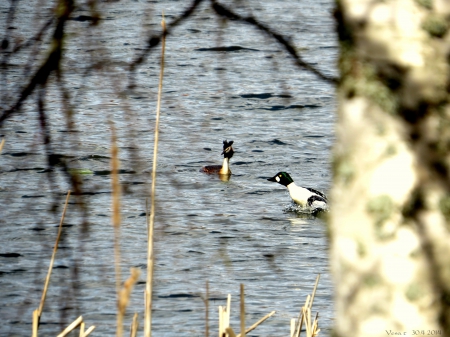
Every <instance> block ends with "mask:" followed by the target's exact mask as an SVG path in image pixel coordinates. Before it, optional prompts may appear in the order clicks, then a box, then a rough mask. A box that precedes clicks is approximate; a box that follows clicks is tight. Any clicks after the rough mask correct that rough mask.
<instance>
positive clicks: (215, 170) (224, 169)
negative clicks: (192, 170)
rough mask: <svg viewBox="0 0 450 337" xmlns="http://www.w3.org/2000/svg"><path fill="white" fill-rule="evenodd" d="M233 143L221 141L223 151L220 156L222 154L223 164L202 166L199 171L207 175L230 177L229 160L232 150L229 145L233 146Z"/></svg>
mask: <svg viewBox="0 0 450 337" xmlns="http://www.w3.org/2000/svg"><path fill="white" fill-rule="evenodd" d="M233 143H234V142H233V141H232V140H231V141H229V142H228V141H227V140H224V141H223V151H222V153H221V154H223V164H222V165H209V166H203V167H202V168H201V169H200V172H204V173H207V174H220V175H230V174H231V170H230V159H231V157H233V154H234V150H233V147H232V146H231V145H233Z"/></svg>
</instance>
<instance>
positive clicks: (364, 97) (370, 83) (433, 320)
mask: <svg viewBox="0 0 450 337" xmlns="http://www.w3.org/2000/svg"><path fill="white" fill-rule="evenodd" d="M335 15H336V20H337V30H338V34H339V42H340V52H341V54H340V59H339V69H340V73H341V80H340V83H339V85H338V100H339V112H338V115H339V116H338V123H337V129H336V132H337V141H336V145H335V149H334V163H333V166H334V167H333V169H334V186H333V190H332V192H331V200H332V212H331V214H330V222H329V224H330V233H331V266H332V269H333V273H334V278H335V281H336V307H335V309H336V323H335V332H336V335H337V336H345V337H350V336H358V337H361V336H384V337H385V336H387V335H394V334H401V335H406V336H414V335H418V336H421V335H430V334H435V335H442V336H450V232H449V231H450V225H449V221H450V177H449V172H450V151H449V150H450V95H449V89H450V83H449V79H450V71H449V70H450V68H449V59H450V56H449V55H450V41H449V40H450V34H449V32H448V25H449V18H450V2H447V1H445V0H435V1H433V0H416V1H414V0H390V1H368V0H364V1H363V0H342V1H338V5H337V9H336V13H335Z"/></svg>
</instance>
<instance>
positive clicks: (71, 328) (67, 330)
mask: <svg viewBox="0 0 450 337" xmlns="http://www.w3.org/2000/svg"><path fill="white" fill-rule="evenodd" d="M81 322H83V317H82V316H80V317H78V318H77V319H76V320H74V321H73V322H72V324H70V325H69V326H68V327H67V328H65V329H64V330H63V331H62V332H61V333H60V334H59V335H58V336H57V337H64V336H66V335H67V334H69V333H70V332H71V331H72V330H74V329H76V328H77V327H78V325H80V324H81Z"/></svg>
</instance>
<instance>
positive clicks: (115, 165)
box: [111, 122, 123, 337]
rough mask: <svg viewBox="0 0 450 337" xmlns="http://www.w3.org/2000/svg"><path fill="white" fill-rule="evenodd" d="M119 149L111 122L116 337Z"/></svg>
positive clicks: (119, 330)
mask: <svg viewBox="0 0 450 337" xmlns="http://www.w3.org/2000/svg"><path fill="white" fill-rule="evenodd" d="M119 166H120V163H119V149H118V147H117V138H116V130H115V128H114V124H113V123H112V122H111V187H112V218H111V220H112V225H113V228H114V261H115V262H114V269H115V273H116V293H117V307H118V310H117V326H116V336H117V337H121V336H122V335H123V312H122V310H121V309H120V283H121V282H122V276H121V272H120V260H121V259H120V244H119V236H120V182H119Z"/></svg>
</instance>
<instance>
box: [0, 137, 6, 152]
mask: <svg viewBox="0 0 450 337" xmlns="http://www.w3.org/2000/svg"><path fill="white" fill-rule="evenodd" d="M3 145H5V138H3V139H2V141H1V142H0V152H2V150H3Z"/></svg>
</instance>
